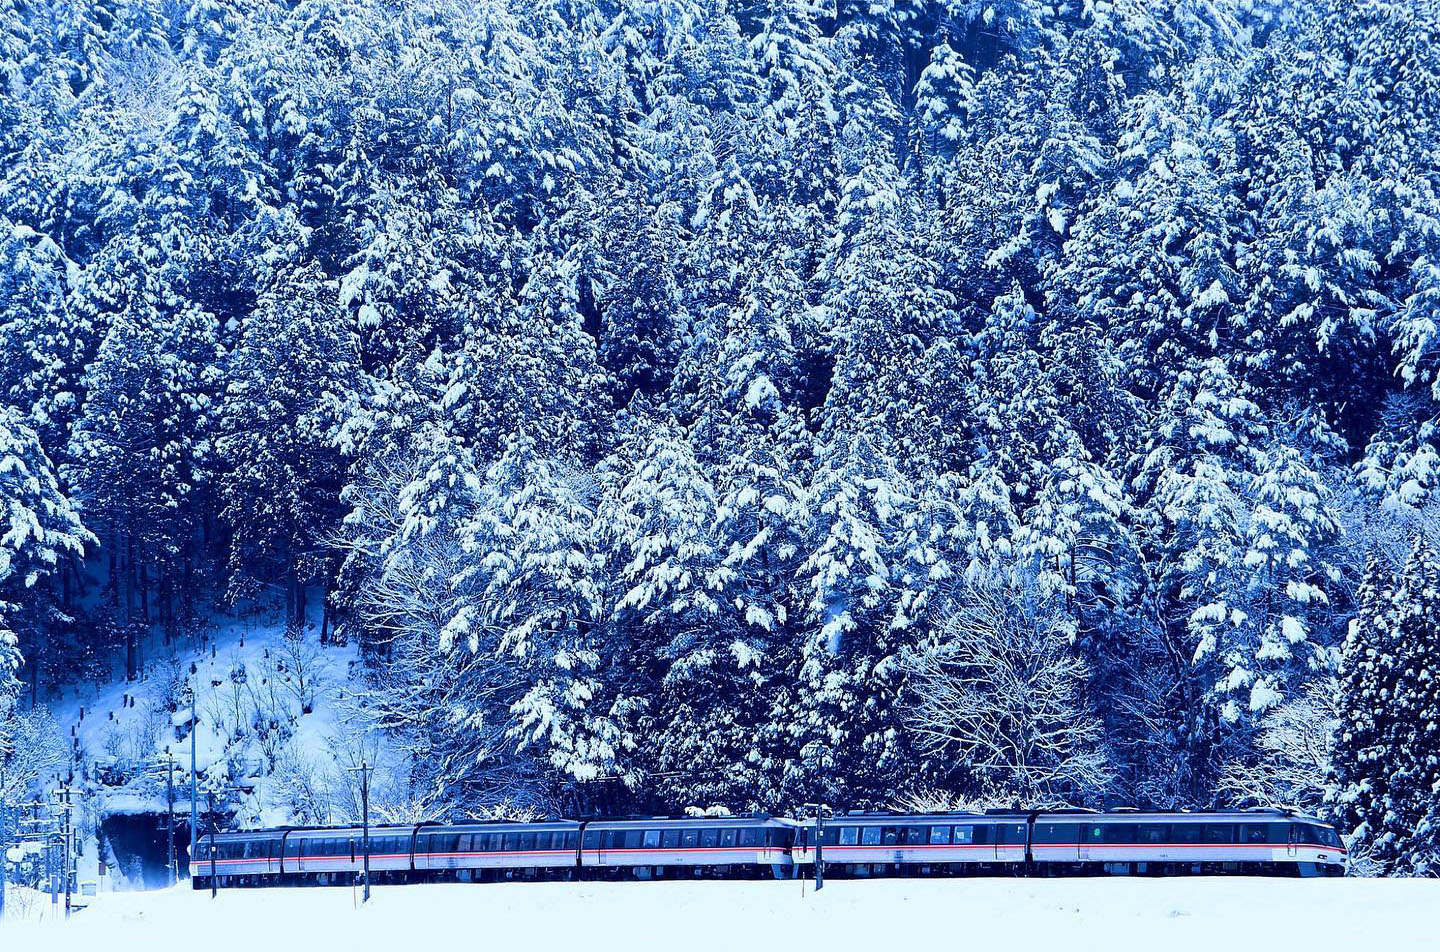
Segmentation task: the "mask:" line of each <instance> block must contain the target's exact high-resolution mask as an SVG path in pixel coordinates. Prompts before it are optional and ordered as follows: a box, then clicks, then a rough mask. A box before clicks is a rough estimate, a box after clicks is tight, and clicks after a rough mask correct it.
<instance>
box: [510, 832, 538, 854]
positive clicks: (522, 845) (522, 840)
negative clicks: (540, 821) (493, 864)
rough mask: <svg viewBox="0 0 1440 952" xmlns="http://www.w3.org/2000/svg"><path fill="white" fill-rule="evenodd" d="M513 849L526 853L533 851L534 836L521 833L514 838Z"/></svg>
mask: <svg viewBox="0 0 1440 952" xmlns="http://www.w3.org/2000/svg"><path fill="white" fill-rule="evenodd" d="M515 848H516V849H518V850H525V851H526V852H528V851H530V850H533V849H534V848H535V834H534V833H521V834H520V835H519V836H517V837H516V838H515Z"/></svg>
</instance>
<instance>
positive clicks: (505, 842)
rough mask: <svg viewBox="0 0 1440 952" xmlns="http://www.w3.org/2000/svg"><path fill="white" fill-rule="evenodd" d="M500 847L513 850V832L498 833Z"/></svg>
mask: <svg viewBox="0 0 1440 952" xmlns="http://www.w3.org/2000/svg"><path fill="white" fill-rule="evenodd" d="M500 848H501V849H502V850H513V849H514V848H515V834H514V833H502V834H501V835H500Z"/></svg>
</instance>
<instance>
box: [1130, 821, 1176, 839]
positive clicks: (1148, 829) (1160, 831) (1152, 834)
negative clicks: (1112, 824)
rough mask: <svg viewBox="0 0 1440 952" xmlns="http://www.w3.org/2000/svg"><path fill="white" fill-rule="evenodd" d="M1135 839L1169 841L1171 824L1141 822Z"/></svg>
mask: <svg viewBox="0 0 1440 952" xmlns="http://www.w3.org/2000/svg"><path fill="white" fill-rule="evenodd" d="M1135 839H1136V841H1137V842H1139V843H1168V842H1170V824H1168V823H1141V824H1140V825H1139V826H1138V827H1137V828H1136V830H1135Z"/></svg>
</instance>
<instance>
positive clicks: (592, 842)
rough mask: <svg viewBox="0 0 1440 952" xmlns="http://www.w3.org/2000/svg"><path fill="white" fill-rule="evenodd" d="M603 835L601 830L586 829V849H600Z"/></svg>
mask: <svg viewBox="0 0 1440 952" xmlns="http://www.w3.org/2000/svg"><path fill="white" fill-rule="evenodd" d="M601 835H602V834H601V831H599V830H586V831H585V849H587V850H598V849H599V848H600V837H601Z"/></svg>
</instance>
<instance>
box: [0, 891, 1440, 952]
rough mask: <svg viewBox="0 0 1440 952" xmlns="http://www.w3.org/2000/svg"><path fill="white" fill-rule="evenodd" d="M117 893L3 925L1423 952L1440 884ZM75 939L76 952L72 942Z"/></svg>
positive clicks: (140, 936) (751, 942)
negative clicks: (71, 912)
mask: <svg viewBox="0 0 1440 952" xmlns="http://www.w3.org/2000/svg"><path fill="white" fill-rule="evenodd" d="M358 898H359V897H358V892H356V891H352V890H350V889H265V890H234V891H228V892H227V891H222V892H221V893H220V895H219V898H218V899H215V900H211V898H210V894H209V893H208V892H204V893H194V892H191V891H190V890H188V889H183V888H182V889H172V890H165V891H161V892H149V893H112V894H107V895H105V896H103V897H101V898H100V899H97V900H96V901H95V903H94V905H93V906H91V907H90V908H89V909H87V910H85V911H84V912H81V913H78V914H76V916H75V917H74V918H73V919H72V920H71V921H70V922H68V923H65V922H54V921H44V920H41V921H35V920H34V919H33V913H32V919H31V920H30V921H24V922H16V921H10V922H6V923H3V924H0V948H5V949H12V948H13V949H28V948H36V949H38V948H56V947H59V948H73V949H105V950H106V952H129V950H142V949H145V950H151V949H155V948H157V947H159V946H160V945H161V944H164V943H172V942H181V943H185V944H189V945H194V946H195V947H196V948H200V949H204V950H206V952H225V950H232V949H233V950H237V952H239V950H244V952H253V950H255V949H261V948H275V949H303V948H334V949H347V950H358V952H365V950H372V949H373V950H381V949H384V950H395V949H418V948H422V947H425V944H426V942H427V940H441V939H444V940H448V941H449V942H450V943H453V944H447V945H446V946H445V947H447V948H452V947H453V948H476V949H566V948H573V949H586V950H597V949H598V950H608V949H615V950H622V949H623V950H626V952H635V950H648V949H684V950H689V949H727V950H729V949H743V948H749V947H762V948H773V949H799V948H820V949H831V948H846V949H868V950H880V949H905V948H913V949H917V950H919V949H956V950H961V949H979V950H985V949H1007V948H1017V949H1064V950H1066V952H1074V950H1091V949H1093V950H1097V952H1098V950H1105V952H1117V950H1129V949H1134V950H1145V952H1154V950H1162V949H1163V950H1166V952H1180V950H1192V949H1193V950H1197V952H1198V950H1204V952H1216V950H1220V949H1223V950H1227V952H1231V950H1237V949H1265V950H1276V949H1292V948H1310V949H1347V948H1361V949H1367V948H1368V949H1386V948H1422V947H1426V944H1427V943H1430V942H1433V935H1434V929H1435V918H1434V910H1435V909H1436V908H1437V907H1440V881H1436V880H1376V879H1368V880H1367V879H1344V880H1259V879H1169V880H1133V879H1132V880H1109V879H1095V880H1014V879H972V880H885V881H875V882H856V881H832V882H830V883H829V884H827V885H826V887H825V890H824V892H822V893H819V894H816V893H815V892H814V890H813V888H812V887H811V886H810V885H809V884H805V885H804V887H803V893H802V884H800V883H798V882H783V883H777V882H760V883H734V882H684V883H676V882H668V883H506V884H491V885H429V886H390V887H377V888H376V890H375V896H374V899H373V900H372V902H371V903H370V905H369V906H368V907H367V906H360V905H359V904H358ZM57 943H58V945H57Z"/></svg>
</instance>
